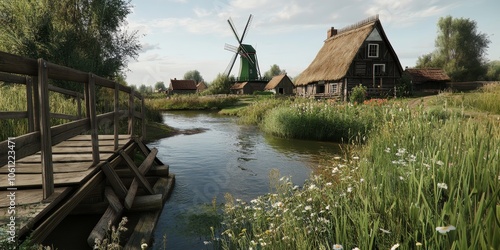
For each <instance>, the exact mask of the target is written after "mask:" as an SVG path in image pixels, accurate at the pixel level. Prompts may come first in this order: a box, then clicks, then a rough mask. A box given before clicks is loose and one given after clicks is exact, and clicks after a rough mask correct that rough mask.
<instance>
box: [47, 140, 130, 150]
mask: <svg viewBox="0 0 500 250" xmlns="http://www.w3.org/2000/svg"><path fill="white" fill-rule="evenodd" d="M128 141H129V140H127V139H123V140H119V141H118V146H119V147H122V146H123V145H125V144H126V143H127V142H128ZM113 144H114V142H113V141H111V140H99V148H101V147H109V146H113ZM55 147H61V148H62V147H91V143H90V141H72V140H66V141H63V142H60V143H58V144H56V146H55Z"/></svg>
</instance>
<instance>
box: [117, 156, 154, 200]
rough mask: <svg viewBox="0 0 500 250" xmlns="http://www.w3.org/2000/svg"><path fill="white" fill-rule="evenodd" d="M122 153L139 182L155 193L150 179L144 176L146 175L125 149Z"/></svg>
mask: <svg viewBox="0 0 500 250" xmlns="http://www.w3.org/2000/svg"><path fill="white" fill-rule="evenodd" d="M120 155H121V156H122V158H123V159H124V160H125V162H126V163H127V165H128V167H129V168H130V170H132V172H133V173H134V174H135V177H136V178H137V180H138V181H139V184H140V185H141V186H142V187H143V188H144V189H146V190H147V191H148V192H149V194H154V192H153V189H152V188H151V185H150V184H149V182H148V180H146V178H145V177H144V175H143V174H142V173H141V172H140V171H139V169H138V168H137V167H136V166H135V163H134V161H133V160H132V159H131V158H130V156H128V155H127V154H126V153H125V152H124V151H121V152H120Z"/></svg>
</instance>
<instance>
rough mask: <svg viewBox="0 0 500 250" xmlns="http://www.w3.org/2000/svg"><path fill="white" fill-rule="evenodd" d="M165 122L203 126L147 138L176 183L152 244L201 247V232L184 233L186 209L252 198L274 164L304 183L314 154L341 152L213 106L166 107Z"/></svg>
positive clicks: (314, 161) (262, 187)
mask: <svg viewBox="0 0 500 250" xmlns="http://www.w3.org/2000/svg"><path fill="white" fill-rule="evenodd" d="M164 116H165V117H164V118H165V121H166V123H167V124H168V125H170V126H173V127H176V128H180V129H193V128H204V129H207V130H206V131H205V132H203V133H199V134H193V135H178V136H174V137H170V138H165V139H162V140H159V141H157V142H153V143H151V144H150V145H149V146H150V147H157V148H158V149H159V153H158V157H159V158H160V159H161V160H162V161H163V162H165V163H167V164H169V165H170V171H171V172H172V173H174V174H175V175H176V185H175V188H174V190H173V193H172V196H171V198H170V199H169V201H168V202H167V203H166V205H165V208H164V210H163V212H162V215H161V217H160V220H159V222H158V225H157V230H156V232H155V238H156V243H155V245H154V248H156V249H163V247H165V246H164V245H163V243H162V241H163V240H162V239H163V237H164V236H165V237H166V239H167V241H166V242H167V243H166V248H167V249H192V248H204V244H203V240H205V239H203V238H200V237H199V236H198V237H196V236H193V235H189V234H186V230H185V225H186V224H187V222H186V216H185V215H186V213H187V212H186V211H188V210H192V209H197V208H199V207H200V204H205V203H211V202H212V200H213V199H216V200H217V201H218V202H223V201H224V194H225V193H228V192H229V193H231V194H232V195H233V196H234V197H238V198H241V199H244V200H251V199H253V198H255V197H257V196H259V195H262V194H265V193H267V192H269V184H268V181H269V178H268V174H269V172H270V170H271V169H273V168H275V169H278V170H279V171H280V173H281V174H282V175H284V176H291V177H292V181H293V182H294V183H296V184H298V185H302V184H303V182H304V180H305V179H306V178H308V176H309V174H310V173H311V169H312V167H315V166H317V163H318V161H319V159H318V156H319V155H321V154H324V155H335V154H340V151H339V147H338V144H332V143H322V142H310V141H298V140H286V139H281V138H275V137H272V136H264V135H263V134H262V133H261V132H260V131H259V129H258V128H256V127H254V126H242V125H238V124H236V122H235V118H234V117H227V116H220V115H218V114H216V113H213V112H193V111H189V112H179V111H178V112H167V113H165V114H164Z"/></svg>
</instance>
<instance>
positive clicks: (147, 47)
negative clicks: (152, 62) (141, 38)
mask: <svg viewBox="0 0 500 250" xmlns="http://www.w3.org/2000/svg"><path fill="white" fill-rule="evenodd" d="M157 49H160V44H158V43H156V44H150V43H147V42H145V43H142V48H141V52H140V53H146V52H148V51H150V50H157Z"/></svg>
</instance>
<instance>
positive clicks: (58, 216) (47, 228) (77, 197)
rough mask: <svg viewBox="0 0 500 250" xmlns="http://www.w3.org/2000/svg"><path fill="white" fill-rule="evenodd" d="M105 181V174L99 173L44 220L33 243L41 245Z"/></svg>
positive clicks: (34, 233)
mask: <svg viewBox="0 0 500 250" xmlns="http://www.w3.org/2000/svg"><path fill="white" fill-rule="evenodd" d="M103 180H104V173H103V172H102V171H99V172H98V173H97V174H95V175H94V176H93V177H92V178H91V179H90V180H89V181H87V182H86V183H85V184H84V185H83V186H81V187H80V188H78V189H77V190H76V192H75V193H74V194H73V195H72V196H71V197H70V198H69V199H68V200H67V201H66V202H65V203H64V204H63V205H62V206H61V207H59V208H58V209H57V210H56V211H54V212H53V213H52V214H51V215H50V216H49V217H48V218H47V219H46V220H44V221H43V222H42V223H41V224H40V225H39V226H38V227H37V228H36V229H35V230H34V231H33V232H32V234H31V241H32V242H33V243H41V242H42V241H43V240H44V239H45V238H46V237H47V236H48V235H49V234H50V233H51V232H52V230H54V228H55V227H56V226H57V225H59V223H60V222H61V221H62V220H63V219H64V218H66V216H67V215H68V214H69V213H70V212H71V210H73V208H75V207H76V206H77V205H78V203H80V202H81V201H82V200H83V199H84V198H85V197H86V196H87V195H88V194H89V193H90V191H92V189H94V188H95V186H96V185H97V184H98V183H100V182H101V181H103Z"/></svg>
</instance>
